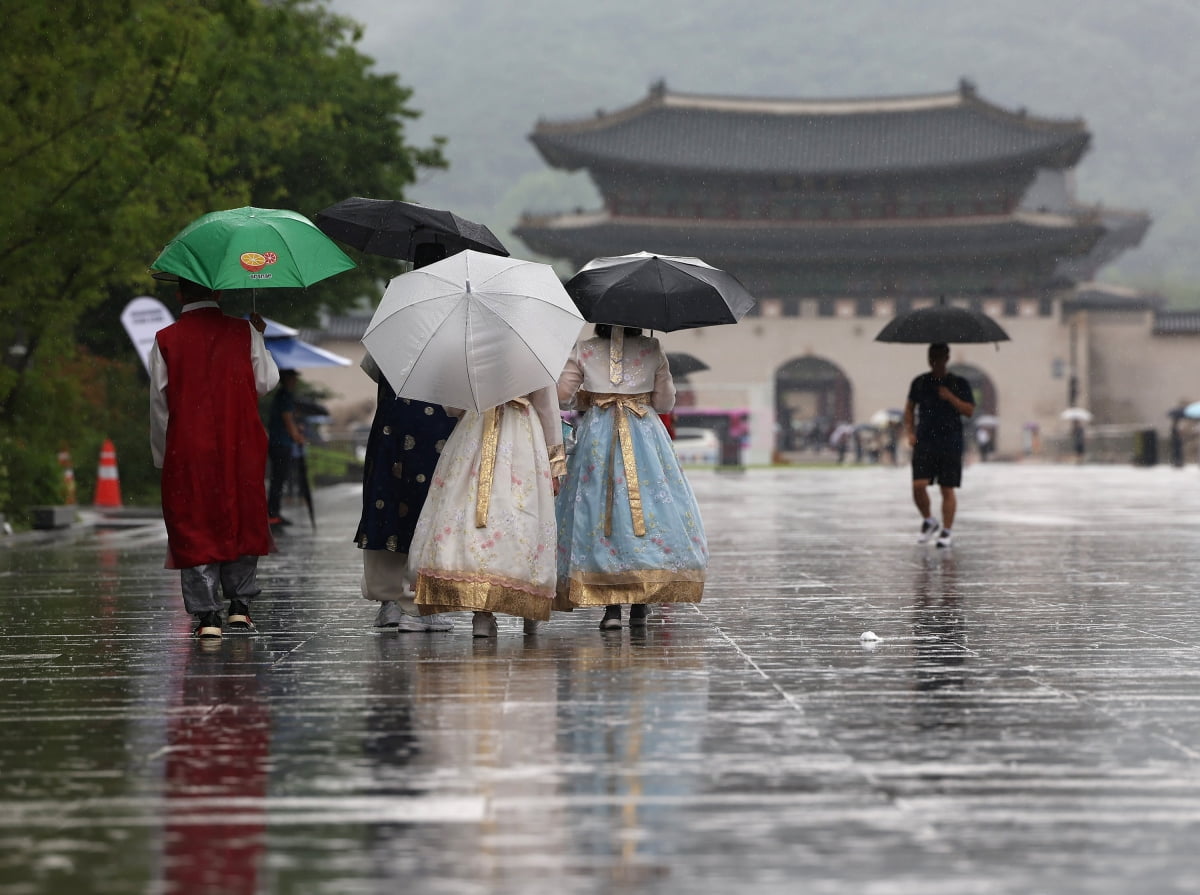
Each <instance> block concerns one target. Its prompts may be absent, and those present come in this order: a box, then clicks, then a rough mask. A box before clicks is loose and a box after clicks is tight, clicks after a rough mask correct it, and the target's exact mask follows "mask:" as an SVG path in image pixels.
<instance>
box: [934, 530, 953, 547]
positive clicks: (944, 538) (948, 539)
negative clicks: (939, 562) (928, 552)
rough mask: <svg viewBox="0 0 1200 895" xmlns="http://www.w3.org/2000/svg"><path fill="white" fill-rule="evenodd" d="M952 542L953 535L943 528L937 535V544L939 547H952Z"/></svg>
mask: <svg viewBox="0 0 1200 895" xmlns="http://www.w3.org/2000/svg"><path fill="white" fill-rule="evenodd" d="M953 542H954V537H953V535H951V534H950V532H949V531H948V530H947V529H944V528H943V529H942V532H941V534H939V535H938V539H937V545H938V546H939V547H952V546H954V543H953Z"/></svg>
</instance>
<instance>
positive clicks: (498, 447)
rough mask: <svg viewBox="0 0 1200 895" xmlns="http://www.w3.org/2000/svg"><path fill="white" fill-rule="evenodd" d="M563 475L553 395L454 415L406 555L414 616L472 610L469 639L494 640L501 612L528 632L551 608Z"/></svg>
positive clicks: (547, 390)
mask: <svg viewBox="0 0 1200 895" xmlns="http://www.w3.org/2000/svg"><path fill="white" fill-rule="evenodd" d="M447 413H455V414H457V413H462V412H461V411H452V410H450V409H447ZM565 473H566V456H565V454H564V452H563V443H562V420H561V416H560V414H559V411H558V402H557V400H556V398H555V393H554V387H553V386H547V387H546V388H543V389H539V390H538V391H535V392H531V393H530V394H528V395H525V396H523V397H520V398H516V399H514V400H512V401H508V402H507V403H505V404H501V405H500V406H499V407H493V408H492V409H490V410H486V411H483V412H482V413H480V412H476V411H471V410H468V411H466V412H465V413H462V417H461V419H460V420H459V422H458V425H457V426H455V428H454V432H453V433H452V434H451V435H450V438H449V439H448V440H447V441H446V445H445V447H444V448H443V450H442V455H441V457H440V458H439V459H438V464H437V468H436V469H435V470H434V473H433V483H432V485H431V486H430V489H429V495H428V497H427V498H426V500H425V506H424V508H423V509H422V510H421V516H420V519H418V521H417V527H416V531H415V532H414V534H413V540H412V546H411V548H410V551H409V563H410V565H411V567H412V568H413V569H414V570H415V571H416V574H417V593H416V603H417V606H418V607H420V611H421V613H422V614H425V615H428V614H433V613H439V612H455V611H460V610H471V611H472V612H474V620H473V624H472V632H473V634H474V636H476V637H495V636H496V631H497V625H496V618H495V614H494V613H497V612H502V613H505V614H507V615H516V616H520V617H521V618H523V619H525V624H524V630H525V633H526V634H532V633H534V632H535V631H536V630H537V626H538V622H539V621H544V620H546V619H548V618H549V617H550V612H551V610H552V608H553V604H554V593H555V574H554V572H555V569H554V535H555V520H554V495H555V494H556V493H557V492H558V486H559V482H560V480H561V477H562V476H563V475H564V474H565Z"/></svg>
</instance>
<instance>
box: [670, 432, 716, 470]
mask: <svg viewBox="0 0 1200 895" xmlns="http://www.w3.org/2000/svg"><path fill="white" fill-rule="evenodd" d="M674 445H675V456H676V457H678V458H679V462H680V463H682V464H683V465H685V466H716V465H717V461H718V460H719V459H720V457H721V439H719V438H718V437H717V433H716V432H714V431H713V430H712V429H705V428H701V427H696V428H691V427H686V426H685V427H682V428H679V429H676V430H675V442H674Z"/></svg>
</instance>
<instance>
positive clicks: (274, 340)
mask: <svg viewBox="0 0 1200 895" xmlns="http://www.w3.org/2000/svg"><path fill="white" fill-rule="evenodd" d="M263 323H265V324H266V325H267V328H266V329H264V330H263V340H264V341H265V342H266V345H267V350H268V351H270V352H271V357H273V358H274V359H275V366H277V367H279V369H281V370H305V369H311V368H313V367H348V366H350V364H351V363H352V361H351V360H350V358H348V357H342V356H341V355H340V354H334V353H333V352H332V351H326V350H325V349H324V348H318V347H317V346H316V345H313V344H312V343H311V342H305V341H304V340H303V339H301V338H300V330H298V329H294V328H293V327H290V326H287V325H285V324H283V323H280V322H279V321H278V320H271V319H270V318H269V317H264V318H263Z"/></svg>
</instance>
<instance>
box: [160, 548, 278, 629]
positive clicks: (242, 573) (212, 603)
mask: <svg viewBox="0 0 1200 895" xmlns="http://www.w3.org/2000/svg"><path fill="white" fill-rule="evenodd" d="M257 571H258V557H257V556H239V557H238V558H237V559H235V560H231V561H230V562H209V563H204V564H203V565H199V566H192V567H191V568H189V569H180V570H179V583H180V585H181V586H182V588H183V606H184V608H185V609H187V611H188V612H189V613H191V614H192V615H197V614H199V613H201V612H220V611H221V608H222V607H221V593H220V592H222V591H223V592H224V594H225V599H227V600H241V601H242V602H243V603H245V604H246V605H247V606H248V605H250V600H251V599H252V598H253V597H256V596H258V595H259V594H260V593H262V589H261V588H260V587H259V586H258V581H257V580H256V578H255V573H256V572H257Z"/></svg>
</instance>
